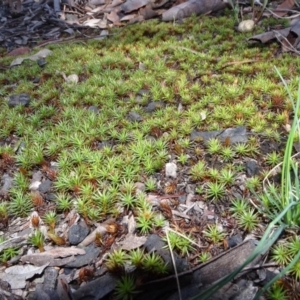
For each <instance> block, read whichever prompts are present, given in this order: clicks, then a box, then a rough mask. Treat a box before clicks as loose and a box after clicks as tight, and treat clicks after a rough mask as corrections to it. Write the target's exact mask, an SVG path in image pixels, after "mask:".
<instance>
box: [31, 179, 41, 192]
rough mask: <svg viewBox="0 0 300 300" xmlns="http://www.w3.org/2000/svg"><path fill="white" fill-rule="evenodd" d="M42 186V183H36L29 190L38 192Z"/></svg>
mask: <svg viewBox="0 0 300 300" xmlns="http://www.w3.org/2000/svg"><path fill="white" fill-rule="evenodd" d="M40 185H41V182H40V181H34V182H32V183H31V184H30V186H29V189H30V190H31V191H37V190H38V188H39V186H40Z"/></svg>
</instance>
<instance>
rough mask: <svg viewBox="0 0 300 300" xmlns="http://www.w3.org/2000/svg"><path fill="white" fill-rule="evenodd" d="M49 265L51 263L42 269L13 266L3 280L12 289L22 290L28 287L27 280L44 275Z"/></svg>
mask: <svg viewBox="0 0 300 300" xmlns="http://www.w3.org/2000/svg"><path fill="white" fill-rule="evenodd" d="M48 265H49V263H47V264H44V265H43V266H40V267H36V266H32V265H24V266H19V265H18V266H12V267H10V268H7V269H5V274H4V276H3V277H2V280H4V281H7V282H8V283H9V284H10V286H11V288H12V289H22V288H24V287H25V286H26V280H27V279H29V278H32V277H33V276H35V275H40V274H42V273H43V271H44V269H45V268H46V267H47V266H48Z"/></svg>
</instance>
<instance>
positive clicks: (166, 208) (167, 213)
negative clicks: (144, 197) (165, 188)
mask: <svg viewBox="0 0 300 300" xmlns="http://www.w3.org/2000/svg"><path fill="white" fill-rule="evenodd" d="M169 203H170V202H169V200H168V199H163V200H161V201H160V210H161V212H162V214H163V215H164V217H165V218H166V219H168V220H172V218H173V214H172V209H171V207H170V204H169Z"/></svg>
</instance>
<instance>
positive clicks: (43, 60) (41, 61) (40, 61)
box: [37, 58, 47, 68]
mask: <svg viewBox="0 0 300 300" xmlns="http://www.w3.org/2000/svg"><path fill="white" fill-rule="evenodd" d="M37 64H38V65H39V67H40V68H43V67H44V66H45V65H46V64H47V62H46V60H45V59H44V58H40V59H38V60H37Z"/></svg>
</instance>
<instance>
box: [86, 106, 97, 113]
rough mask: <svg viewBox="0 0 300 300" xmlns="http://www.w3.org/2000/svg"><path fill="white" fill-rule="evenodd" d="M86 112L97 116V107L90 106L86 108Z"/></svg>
mask: <svg viewBox="0 0 300 300" xmlns="http://www.w3.org/2000/svg"><path fill="white" fill-rule="evenodd" d="M88 111H90V112H92V113H95V114H97V113H98V112H99V108H98V107H97V106H94V105H91V106H89V107H88Z"/></svg>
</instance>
